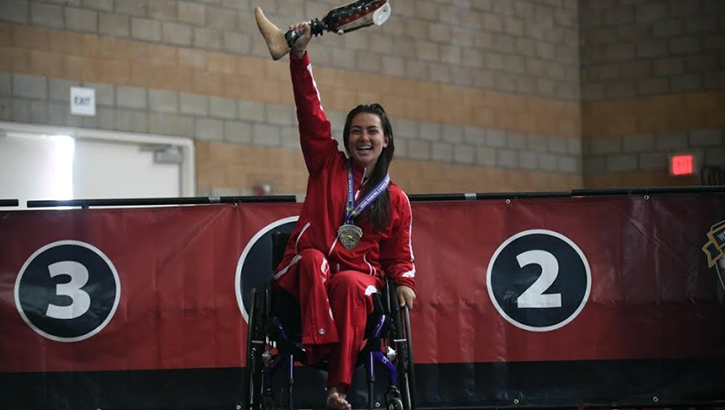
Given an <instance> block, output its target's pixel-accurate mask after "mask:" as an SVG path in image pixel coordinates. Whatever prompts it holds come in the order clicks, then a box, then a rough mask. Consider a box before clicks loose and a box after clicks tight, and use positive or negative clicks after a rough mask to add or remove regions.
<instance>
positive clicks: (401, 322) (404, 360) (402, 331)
mask: <svg viewBox="0 0 725 410" xmlns="http://www.w3.org/2000/svg"><path fill="white" fill-rule="evenodd" d="M395 316H396V322H397V323H396V326H395V327H396V328H397V332H396V333H398V335H397V336H399V337H397V339H398V340H399V343H397V345H398V346H397V347H398V355H399V356H398V362H397V368H398V383H399V384H400V386H399V387H400V393H401V398H402V405H403V408H404V410H415V368H414V365H413V364H414V363H415V362H414V361H413V339H412V333H411V330H410V311H409V309H408V307H407V306H404V307H403V308H402V309H399V310H398V312H397V314H396V315H395Z"/></svg>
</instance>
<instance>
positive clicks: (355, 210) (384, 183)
mask: <svg viewBox="0 0 725 410" xmlns="http://www.w3.org/2000/svg"><path fill="white" fill-rule="evenodd" d="M388 185H390V174H385V178H383V179H382V180H381V181H380V182H378V184H377V185H376V186H375V188H373V189H372V190H371V191H370V192H368V193H367V194H365V196H364V197H363V199H362V200H360V202H359V203H358V204H357V205H355V196H354V195H353V192H352V191H353V172H352V158H350V159H349V160H348V161H347V204H346V206H345V223H346V224H350V225H352V224H353V221H354V220H355V218H356V217H357V216H358V215H360V214H361V213H362V211H364V210H365V208H367V207H368V206H370V204H371V203H373V201H374V200H375V199H377V197H379V196H380V194H382V193H383V192H385V189H387V188H388Z"/></svg>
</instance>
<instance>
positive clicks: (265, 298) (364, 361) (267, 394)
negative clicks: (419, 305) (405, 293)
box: [245, 232, 415, 410]
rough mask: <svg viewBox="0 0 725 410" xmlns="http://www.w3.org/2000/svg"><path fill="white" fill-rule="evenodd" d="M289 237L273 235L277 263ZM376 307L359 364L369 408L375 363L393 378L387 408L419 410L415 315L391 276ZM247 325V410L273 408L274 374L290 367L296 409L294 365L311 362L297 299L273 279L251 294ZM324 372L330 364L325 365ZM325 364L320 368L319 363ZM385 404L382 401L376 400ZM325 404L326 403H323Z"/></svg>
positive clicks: (376, 299)
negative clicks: (402, 301) (401, 300)
mask: <svg viewBox="0 0 725 410" xmlns="http://www.w3.org/2000/svg"><path fill="white" fill-rule="evenodd" d="M288 239H289V233H287V232H273V233H272V259H273V261H272V263H273V267H276V265H277V264H278V263H279V261H280V260H281V259H282V255H283V253H284V248H285V245H286V243H287V240H288ZM373 296H374V299H373V303H374V306H375V309H374V311H373V313H372V314H370V315H369V316H368V318H367V324H366V329H365V335H366V338H367V343H366V345H365V347H364V348H363V350H362V351H361V352H360V354H359V355H358V361H357V365H356V368H359V367H360V366H363V367H364V371H365V375H366V382H367V402H368V406H367V408H368V410H372V409H373V402H374V401H375V400H374V397H375V392H374V386H375V384H376V383H375V373H376V372H375V366H376V365H378V366H379V367H382V368H383V369H384V370H385V371H384V374H386V376H387V378H388V384H387V385H388V387H387V391H386V392H385V395H384V402H385V407H387V409H388V410H415V373H414V366H413V343H412V339H411V330H410V314H409V310H408V307H407V306H404V307H402V308H401V307H400V305H399V303H398V297H397V293H396V291H395V284H394V283H393V282H392V280H386V284H385V287H384V289H383V290H382V292H380V293H376V294H373ZM249 300H250V306H251V308H250V312H249V315H248V318H249V319H248V326H247V351H246V356H247V366H246V368H245V376H246V378H245V379H246V388H245V390H246V402H245V404H246V406H245V409H246V410H273V409H278V408H285V407H281V406H279V405H278V403H277V402H278V401H279V400H278V398H279V397H280V395H276V394H275V389H274V386H273V384H274V382H275V381H276V380H278V379H279V377H278V378H275V377H274V375H275V374H276V373H278V372H279V371H280V370H285V371H286V372H285V374H284V378H285V380H286V391H285V392H283V393H285V394H284V395H285V396H286V401H287V403H286V408H287V409H288V410H294V409H295V408H294V400H293V397H294V394H293V393H294V391H293V389H294V385H295V379H294V374H295V371H294V370H295V363H300V364H302V365H305V364H306V357H305V352H304V347H303V346H302V344H301V339H302V329H301V320H300V310H299V304H298V302H297V300H296V299H295V298H294V297H293V296H292V295H290V294H288V293H287V292H284V291H282V290H278V289H273V287H272V279H271V278H270V279H269V280H266V281H265V282H264V284H263V286H261V287H260V288H259V289H258V288H254V289H252V290H251V292H250V299H249ZM321 366H322V367H321V369H322V370H324V366H325V364H324V363H323V364H322V365H321ZM318 368H320V367H318ZM376 405H377V406H380V403H379V402H378V403H376ZM322 408H324V406H323V407H322Z"/></svg>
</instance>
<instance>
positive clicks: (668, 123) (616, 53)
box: [579, 0, 725, 187]
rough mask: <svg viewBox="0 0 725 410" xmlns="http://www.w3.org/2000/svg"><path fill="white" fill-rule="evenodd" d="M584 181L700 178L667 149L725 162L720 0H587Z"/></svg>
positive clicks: (583, 13) (724, 34)
mask: <svg viewBox="0 0 725 410" xmlns="http://www.w3.org/2000/svg"><path fill="white" fill-rule="evenodd" d="M579 22H580V24H579V28H580V40H581V43H580V59H581V67H582V69H581V90H582V133H583V164H584V166H583V172H584V183H585V184H586V185H587V186H588V187H609V186H624V185H626V186H632V185H690V184H698V183H699V178H698V177H697V176H695V177H686V178H682V177H679V178H678V177H670V176H669V175H668V157H669V155H671V154H673V153H685V152H687V153H693V154H695V155H696V159H697V163H698V164H699V165H715V166H725V136H724V133H725V2H723V1H722V0H583V1H581V2H580V8H579Z"/></svg>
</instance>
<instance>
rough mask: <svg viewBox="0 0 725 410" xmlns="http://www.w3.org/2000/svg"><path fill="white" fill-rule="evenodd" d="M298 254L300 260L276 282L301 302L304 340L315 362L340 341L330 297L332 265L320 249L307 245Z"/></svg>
mask: <svg viewBox="0 0 725 410" xmlns="http://www.w3.org/2000/svg"><path fill="white" fill-rule="evenodd" d="M299 256H300V260H299V261H298V262H297V263H295V264H294V265H292V266H290V267H289V269H288V270H287V272H286V273H284V274H283V275H282V276H280V277H279V278H277V280H276V281H275V285H276V286H278V287H279V288H281V289H282V290H284V291H286V292H288V293H290V294H292V295H293V296H295V297H296V298H297V300H298V301H299V303H300V317H301V318H302V344H303V345H305V349H306V350H307V359H308V362H309V363H310V364H314V363H317V362H319V361H320V360H322V359H324V358H325V356H328V355H329V354H330V353H331V351H332V350H333V346H334V345H335V344H336V343H337V342H338V341H339V338H338V333H337V327H336V326H335V320H334V319H333V317H332V311H331V309H330V300H329V298H328V288H329V281H328V279H329V277H330V268H329V265H328V263H327V259H326V258H325V255H323V254H322V252H320V251H318V250H315V249H305V250H303V251H302V252H300V254H299Z"/></svg>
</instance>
